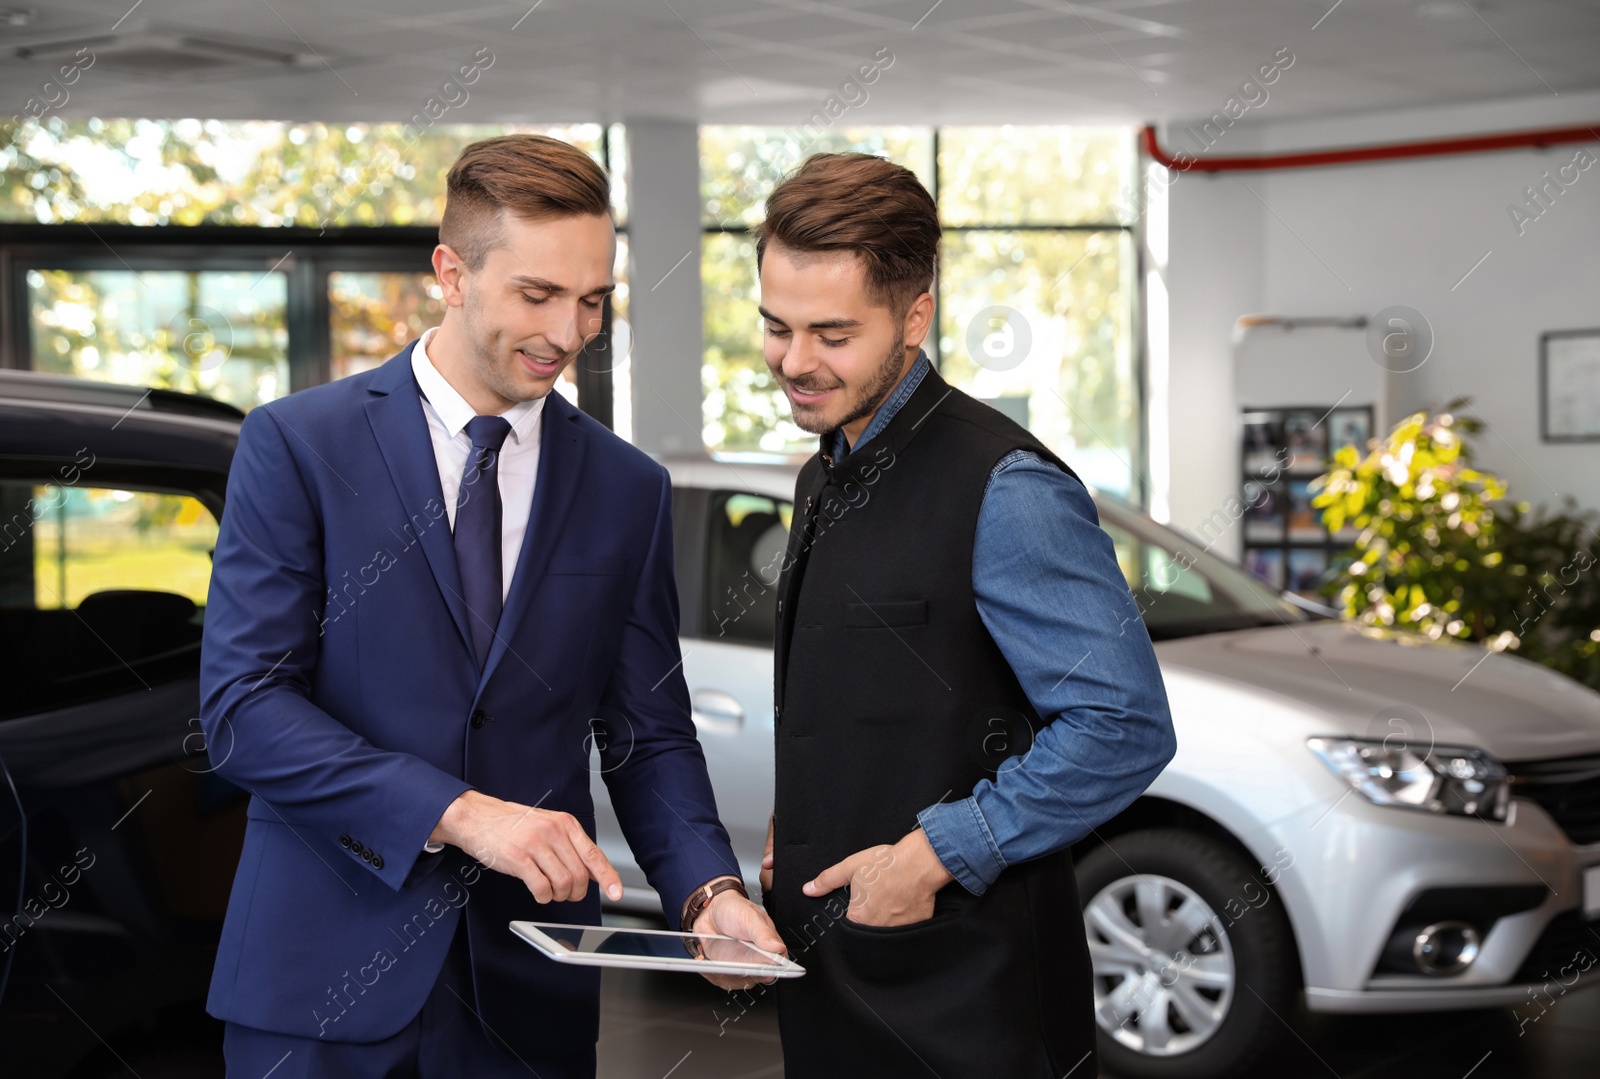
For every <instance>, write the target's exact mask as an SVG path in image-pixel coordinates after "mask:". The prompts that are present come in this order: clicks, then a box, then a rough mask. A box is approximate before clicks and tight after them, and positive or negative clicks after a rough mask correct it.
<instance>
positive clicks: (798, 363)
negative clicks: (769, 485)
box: [761, 242, 933, 444]
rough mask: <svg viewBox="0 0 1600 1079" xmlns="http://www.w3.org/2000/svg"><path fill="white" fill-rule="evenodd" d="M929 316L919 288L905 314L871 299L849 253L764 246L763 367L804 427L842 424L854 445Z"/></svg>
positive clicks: (912, 353) (820, 430)
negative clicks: (919, 293)
mask: <svg viewBox="0 0 1600 1079" xmlns="http://www.w3.org/2000/svg"><path fill="white" fill-rule="evenodd" d="M932 316H933V297H932V296H930V295H928V294H927V293H923V294H922V295H920V296H918V297H917V298H916V299H915V300H914V301H912V303H911V306H910V307H909V308H908V309H907V310H906V312H905V313H904V314H903V315H897V314H896V313H895V312H893V311H891V310H890V309H889V307H887V306H886V305H885V304H884V303H882V302H881V301H875V300H874V298H873V297H872V296H871V294H870V292H869V289H868V287H867V275H866V267H865V265H864V264H863V262H862V260H861V257H860V256H859V255H857V254H855V253H854V252H850V251H823V252H799V251H794V250H792V249H790V248H787V247H784V246H783V245H782V244H781V243H776V242H774V243H771V244H769V245H768V247H767V249H766V252H765V254H764V255H763V257H762V260H761V317H762V319H763V335H764V338H765V346H764V351H765V353H766V360H767V367H768V368H770V369H771V371H772V374H773V377H775V378H776V379H777V381H778V385H780V386H781V387H783V392H784V394H785V396H787V397H788V398H789V405H790V407H791V408H792V409H793V410H794V422H795V424H796V425H797V426H798V427H800V428H801V429H802V430H805V431H810V432H811V433H813V434H824V433H826V432H828V431H832V430H835V429H837V428H841V427H842V428H844V432H845V437H846V438H848V439H849V440H850V442H851V443H852V444H854V443H855V441H856V440H857V439H858V438H860V437H861V434H862V432H864V431H865V430H866V428H867V424H868V423H870V422H871V421H872V415H873V413H874V412H876V411H877V410H878V406H879V405H881V404H882V403H883V401H884V398H886V397H887V396H888V395H889V392H890V391H891V390H893V389H894V387H895V386H896V384H898V383H899V381H900V379H901V378H903V377H904V376H905V373H906V372H907V371H909V370H910V369H911V365H912V364H913V363H914V362H915V361H916V358H917V352H918V350H920V349H921V347H922V341H923V338H924V337H925V336H926V335H927V332H928V326H929V323H930V321H931V320H932Z"/></svg>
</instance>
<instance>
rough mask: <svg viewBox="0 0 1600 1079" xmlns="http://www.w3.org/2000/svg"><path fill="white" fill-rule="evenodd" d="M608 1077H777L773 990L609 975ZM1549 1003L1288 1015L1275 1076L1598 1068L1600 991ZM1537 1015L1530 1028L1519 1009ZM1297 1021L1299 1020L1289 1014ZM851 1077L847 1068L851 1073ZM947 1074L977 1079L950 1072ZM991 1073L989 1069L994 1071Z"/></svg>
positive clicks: (1445, 1075)
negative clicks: (748, 996)
mask: <svg viewBox="0 0 1600 1079" xmlns="http://www.w3.org/2000/svg"><path fill="white" fill-rule="evenodd" d="M602 985H603V988H602V997H601V999H602V1014H601V1021H600V1079H666V1077H667V1076H669V1075H670V1076H671V1077H672V1079H735V1077H738V1079H755V1077H757V1076H760V1077H762V1079H769V1077H770V1079H777V1077H779V1076H782V1075H783V1065H782V1059H783V1058H782V1054H781V1052H780V1050H779V1044H778V1024H777V1014H776V1009H775V1008H774V1007H773V1005H772V999H771V993H770V992H768V993H765V994H760V995H758V996H757V997H755V999H754V1001H753V1006H751V1007H749V1008H748V1009H741V1006H740V1004H739V1003H738V1002H737V1001H734V1002H730V1000H729V998H728V997H727V995H726V994H723V993H722V992H721V991H719V990H717V989H716V988H714V987H713V986H711V985H710V984H709V983H707V982H706V981H704V980H703V979H701V978H699V977H697V976H695V975H688V974H684V975H674V974H654V975H652V974H641V973H639V972H635V971H607V972H606V973H605V976H604V979H603V982H602ZM1545 1008H1546V1010H1545V1011H1544V1013H1543V1014H1542V1015H1540V1012H1539V1008H1538V1007H1536V1006H1534V1005H1532V1004H1528V1005H1524V1006H1523V1007H1522V1008H1520V1009H1518V1010H1517V1012H1516V1013H1514V1012H1513V1011H1512V1010H1511V1009H1499V1010H1495V1011H1489V1012H1467V1013H1436V1014H1432V1015H1407V1016H1339V1017H1331V1016H1316V1017H1307V1016H1302V1017H1299V1018H1297V1019H1290V1021H1292V1022H1294V1024H1295V1026H1294V1028H1293V1029H1294V1033H1293V1034H1291V1035H1290V1036H1289V1037H1288V1047H1287V1048H1286V1049H1285V1051H1284V1052H1282V1053H1280V1054H1279V1055H1278V1056H1276V1057H1275V1058H1274V1059H1272V1060H1270V1061H1267V1062H1266V1063H1265V1064H1264V1065H1263V1066H1262V1067H1261V1068H1260V1069H1258V1071H1257V1074H1258V1075H1260V1076H1263V1077H1270V1079H1284V1077H1293V1079H1318V1077H1325V1076H1334V1077H1337V1079H1469V1077H1470V1079H1513V1077H1514V1079H1557V1077H1560V1079H1571V1077H1577V1076H1592V1075H1596V1074H1600V992H1596V991H1594V990H1592V989H1591V990H1587V991H1584V992H1574V993H1570V994H1568V995H1566V996H1557V997H1555V998H1554V1001H1553V1003H1552V1002H1550V1001H1546V1002H1545ZM1518 1014H1520V1015H1524V1016H1529V1017H1533V1016H1538V1018H1537V1019H1536V1020H1533V1021H1530V1022H1528V1023H1525V1024H1522V1023H1519V1022H1518V1019H1517V1015H1518ZM1286 1018H1289V1017H1286ZM841 1074H843V1073H841ZM943 1079H974V1077H966V1076H961V1077H957V1076H945V1077H943ZM984 1079H988V1077H984Z"/></svg>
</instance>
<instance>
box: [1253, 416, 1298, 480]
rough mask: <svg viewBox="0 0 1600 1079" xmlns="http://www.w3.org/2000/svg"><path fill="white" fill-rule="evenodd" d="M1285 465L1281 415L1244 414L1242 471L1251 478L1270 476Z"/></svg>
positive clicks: (1285, 457) (1285, 456)
mask: <svg viewBox="0 0 1600 1079" xmlns="http://www.w3.org/2000/svg"><path fill="white" fill-rule="evenodd" d="M1286 463H1287V455H1286V454H1285V453H1284V445H1283V415H1282V413H1279V412H1246V413H1245V414H1244V470H1245V471H1246V472H1247V473H1249V474H1251V475H1253V476H1267V475H1272V474H1273V471H1274V469H1276V470H1278V471H1282V470H1283V468H1284V467H1285V465H1286Z"/></svg>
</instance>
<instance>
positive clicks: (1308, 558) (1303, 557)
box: [1287, 547, 1328, 599]
mask: <svg viewBox="0 0 1600 1079" xmlns="http://www.w3.org/2000/svg"><path fill="white" fill-rule="evenodd" d="M1287 569H1288V578H1289V591H1291V592H1298V593H1299V594H1300V595H1302V596H1305V597H1306V598H1307V599H1317V598H1319V595H1318V592H1317V586H1318V585H1320V584H1321V583H1322V575H1323V574H1324V573H1326V572H1328V552H1327V551H1325V550H1323V549H1322V548H1320V547H1318V548H1305V549H1300V550H1295V549H1293V548H1291V549H1290V551H1289V560H1288V564H1287Z"/></svg>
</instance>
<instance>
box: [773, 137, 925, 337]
mask: <svg viewBox="0 0 1600 1079" xmlns="http://www.w3.org/2000/svg"><path fill="white" fill-rule="evenodd" d="M772 241H776V242H777V243H778V244H779V245H780V246H782V247H787V248H790V249H792V250H794V251H804V252H823V251H852V252H854V253H855V254H857V255H859V256H860V257H861V260H862V262H863V263H865V265H866V271H867V289H868V293H869V295H870V296H871V298H872V300H873V302H874V303H880V304H883V305H884V306H886V307H888V308H889V310H891V311H893V312H894V313H895V314H896V316H899V315H901V314H904V313H905V310H906V309H907V308H908V307H910V306H911V302H912V301H913V300H915V299H916V298H917V297H918V296H920V295H922V294H923V293H924V292H930V291H932V289H933V280H934V277H935V276H936V275H937V274H938V272H939V210H938V207H937V206H935V205H934V201H933V196H932V195H930V194H928V189H927V188H925V187H923V186H922V182H921V181H920V180H918V179H917V177H916V174H915V173H913V172H912V171H911V170H910V169H908V168H905V167H904V166H902V165H896V164H895V163H894V162H892V161H885V160H884V159H883V158H881V157H873V156H872V155H871V154H854V153H852V154H812V155H811V156H810V157H808V158H806V160H805V163H804V164H802V165H801V166H800V167H799V168H798V169H796V170H795V171H794V172H793V173H792V174H791V175H789V176H788V177H787V178H786V179H785V180H784V181H783V182H782V183H780V184H779V185H778V186H777V187H776V188H774V189H773V191H772V194H770V195H768V196H767V218H766V220H765V221H763V222H761V224H760V225H758V226H756V266H757V268H758V269H759V268H760V266H761V257H762V255H763V254H764V253H765V251H766V247H767V244H768V243H769V242H772Z"/></svg>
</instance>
